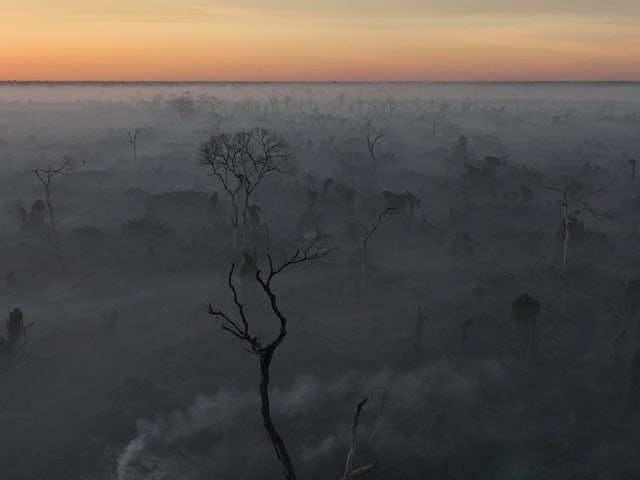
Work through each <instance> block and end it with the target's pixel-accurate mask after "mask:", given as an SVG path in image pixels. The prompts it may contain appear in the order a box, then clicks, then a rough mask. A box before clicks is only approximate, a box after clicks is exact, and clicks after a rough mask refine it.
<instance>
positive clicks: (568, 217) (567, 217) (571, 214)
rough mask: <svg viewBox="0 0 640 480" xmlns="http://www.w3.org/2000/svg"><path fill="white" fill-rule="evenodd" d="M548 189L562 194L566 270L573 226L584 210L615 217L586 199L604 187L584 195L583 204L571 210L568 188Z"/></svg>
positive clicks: (603, 216) (563, 243)
mask: <svg viewBox="0 0 640 480" xmlns="http://www.w3.org/2000/svg"><path fill="white" fill-rule="evenodd" d="M545 188H547V190H553V191H555V192H559V193H560V194H562V230H561V231H562V237H563V239H562V270H563V271H566V269H567V261H568V249H569V237H570V236H571V231H572V230H573V227H574V225H575V224H577V222H578V215H580V214H581V213H583V212H588V213H590V214H591V215H592V216H593V217H594V218H613V214H612V213H608V212H599V211H596V210H594V209H593V207H592V206H591V204H590V203H589V202H587V201H586V198H587V197H590V196H592V195H595V194H596V193H599V192H602V191H603V190H604V189H602V188H600V189H597V190H594V191H592V192H588V193H586V194H584V195H582V196H581V197H582V206H581V208H579V209H577V210H574V211H571V210H570V208H569V196H568V193H567V192H568V190H567V188H559V187H545Z"/></svg>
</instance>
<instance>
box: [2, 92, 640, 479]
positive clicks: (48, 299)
mask: <svg viewBox="0 0 640 480" xmlns="http://www.w3.org/2000/svg"><path fill="white" fill-rule="evenodd" d="M191 87H193V88H192V89H191V90H190V91H188V92H185V91H183V90H184V86H180V85H165V86H158V85H152V86H137V87H136V88H139V89H140V90H139V91H138V90H130V89H133V87H131V86H127V85H120V86H118V87H115V86H113V87H111V89H105V90H104V91H103V90H100V89H99V88H98V87H89V86H83V87H82V88H87V89H90V88H96V89H97V90H96V93H95V95H96V98H95V101H93V102H87V103H85V104H82V103H80V102H74V101H72V100H70V99H69V98H67V97H66V96H65V95H67V94H68V95H71V94H72V92H73V89H71V87H69V88H70V89H71V90H69V91H67V90H65V92H66V93H65V94H64V95H62V93H58V90H57V87H56V88H53V87H47V88H50V89H49V90H46V89H45V87H44V86H31V87H17V86H13V87H12V86H2V87H0V106H1V107H2V109H1V110H0V158H1V159H2V161H1V162H0V185H2V189H0V259H1V261H0V265H1V266H2V268H3V269H4V270H3V276H4V280H3V283H2V285H1V286H0V299H1V302H0V303H1V304H2V309H3V318H2V319H1V322H0V406H1V407H2V408H1V409H0V426H1V427H2V432H3V435H2V440H0V452H1V453H0V457H1V458H2V460H3V462H2V464H3V467H2V472H3V473H2V475H0V477H2V478H7V479H12V480H14V479H15V480H31V479H34V478H46V479H47V480H58V479H60V480H62V479H64V480H68V479H85V480H169V479H171V480H173V479H179V480H183V479H184V480H197V479H203V478H221V479H227V478H229V479H231V478H233V479H238V480H241V479H274V478H284V479H287V480H294V479H309V480H314V479H318V480H319V479H327V478H332V479H343V480H347V479H354V478H370V479H380V480H382V479H416V478H434V479H435V478H437V479H453V480H458V479H459V480H466V479H469V478H480V479H497V480H511V479H534V478H535V479H537V478H545V479H558V480H565V479H568V478H575V479H578V478H579V479H603V480H604V479H612V478H621V479H626V478H636V477H638V475H639V474H640V460H639V459H638V456H637V455H636V449H637V448H636V446H637V432H638V429H639V428H640V252H639V251H638V248H637V247H638V245H639V243H638V242H639V241H640V232H639V231H638V221H637V219H638V214H639V213H640V190H639V185H638V182H637V178H636V160H635V159H636V158H638V155H639V151H640V143H639V142H640V140H639V139H640V137H639V136H638V132H640V122H639V120H638V119H639V118H640V117H639V116H638V115H639V114H638V112H640V104H639V103H638V100H637V93H638V92H639V90H638V87H637V86H634V85H631V86H627V87H625V88H627V89H630V90H625V89H621V90H617V88H622V87H616V86H611V85H593V86H588V87H587V86H583V87H580V88H576V87H574V86H572V85H570V84H567V85H540V86H530V87H528V88H527V89H523V90H519V87H517V86H513V85H512V86H508V85H505V86H488V85H484V86H471V85H466V86H460V85H458V86H454V85H419V84H408V85H402V84H397V85H395V84H388V85H387V84H385V85H376V84H362V85H359V84H358V85H340V84H337V85H311V84H310V85H297V84H282V85H275V84H267V85H235V86H231V85H193V86H190V88H191ZM60 88H63V87H60ZM64 88H67V87H64ZM12 89H13V90H12ZM21 89H23V90H21ZM30 89H32V90H30ZM40 89H45V90H46V92H44V91H43V90H40ZM475 89H477V91H476V90H475ZM87 91H88V90H87ZM25 92H26V93H25ZM43 92H44V93H43ZM70 92H71V93H70ZM478 92H480V93H478ZM629 92H631V93H632V94H631V93H629ZM32 94H33V95H35V94H39V95H40V94H41V95H45V94H46V95H50V96H51V95H53V97H52V98H53V100H55V101H49V102H43V103H38V102H29V101H28V100H29V98H30V97H29V95H32ZM85 94H86V91H85ZM134 94H135V95H134ZM20 95H22V97H20ZM56 95H57V96H56ZM100 95H112V96H115V97H113V98H111V97H110V98H103V97H100ZM634 95H635V96H634ZM13 96H15V98H14V97H13ZM123 98H126V101H123ZM133 98H135V100H132V99H133ZM612 98H613V99H615V100H611V99H612ZM60 119H64V121H63V122H62V121H60ZM123 125H138V126H144V128H130V129H128V130H124V129H123ZM416 312H417V315H416Z"/></svg>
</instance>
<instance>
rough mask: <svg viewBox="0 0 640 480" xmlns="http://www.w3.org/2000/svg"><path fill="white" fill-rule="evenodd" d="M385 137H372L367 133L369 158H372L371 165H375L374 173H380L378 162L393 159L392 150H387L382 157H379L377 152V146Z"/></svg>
mask: <svg viewBox="0 0 640 480" xmlns="http://www.w3.org/2000/svg"><path fill="white" fill-rule="evenodd" d="M383 137H384V135H378V136H376V137H372V136H371V135H370V134H368V133H367V135H366V136H365V137H364V139H365V140H366V141H367V150H368V151H369V157H370V158H371V163H372V165H373V171H374V172H377V171H378V161H379V160H380V159H381V158H382V159H386V158H389V157H391V155H392V154H391V150H387V151H386V152H385V153H383V154H382V155H381V156H379V154H378V152H377V150H376V146H377V145H378V142H379V141H380V140H382V138H383Z"/></svg>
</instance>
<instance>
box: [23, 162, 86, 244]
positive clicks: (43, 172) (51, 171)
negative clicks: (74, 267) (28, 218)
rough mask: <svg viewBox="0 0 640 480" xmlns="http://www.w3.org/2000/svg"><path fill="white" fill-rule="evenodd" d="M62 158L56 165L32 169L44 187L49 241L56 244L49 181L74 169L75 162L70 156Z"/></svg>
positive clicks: (56, 235) (54, 218)
mask: <svg viewBox="0 0 640 480" xmlns="http://www.w3.org/2000/svg"><path fill="white" fill-rule="evenodd" d="M62 160H63V161H62V163H61V164H60V165H58V166H57V167H53V166H52V165H49V166H48V167H47V168H35V169H33V170H32V172H33V173H34V174H35V176H36V177H38V180H40V182H41V183H42V186H43V187H44V193H45V201H46V204H47V210H48V211H49V220H50V221H51V225H50V231H49V241H51V242H52V243H54V245H56V246H57V245H58V244H59V243H60V235H59V234H58V229H57V227H56V217H55V213H54V210H53V202H52V201H51V182H52V181H53V179H54V178H56V177H58V176H61V175H69V174H70V173H73V172H74V171H75V169H76V164H75V162H74V161H73V160H72V159H71V158H70V157H68V156H65V157H63V158H62Z"/></svg>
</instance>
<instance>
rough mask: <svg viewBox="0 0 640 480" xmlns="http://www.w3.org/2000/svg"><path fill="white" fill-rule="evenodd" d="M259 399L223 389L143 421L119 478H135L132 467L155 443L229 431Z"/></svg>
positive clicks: (119, 469)
mask: <svg viewBox="0 0 640 480" xmlns="http://www.w3.org/2000/svg"><path fill="white" fill-rule="evenodd" d="M252 405H255V400H254V399H253V398H251V396H248V395H240V394H238V393H237V392H234V391H232V390H220V391H219V392H218V393H217V394H216V395H215V396H212V397H208V396H204V395H199V396H198V397H196V399H195V401H194V402H193V404H192V405H191V406H190V407H189V408H188V409H187V411H186V412H181V411H175V412H173V413H171V414H170V415H168V416H166V417H162V416H157V417H156V418H154V419H153V420H145V419H142V420H139V421H138V422H137V425H136V429H137V435H136V438H134V439H133V440H132V441H131V442H129V444H128V445H127V446H126V447H125V448H124V450H123V451H122V453H121V454H120V456H119V458H118V466H117V471H116V474H117V478H118V480H129V479H132V478H135V476H132V475H131V474H130V472H129V467H130V466H131V465H132V463H134V462H135V461H136V460H137V459H138V458H140V457H141V456H142V455H143V453H144V452H145V450H146V449H147V447H148V446H149V445H150V444H151V443H159V444H161V445H165V446H166V445H169V444H172V443H175V442H177V441H179V440H183V439H186V438H189V437H191V436H193V435H196V434H197V433H199V432H201V431H203V430H204V429H213V430H216V431H219V432H224V431H225V430H228V429H229V428H230V427H231V426H232V425H233V424H234V422H235V421H236V419H237V417H238V415H239V414H240V413H241V412H242V411H243V410H246V409H247V408H248V407H249V406H252Z"/></svg>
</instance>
